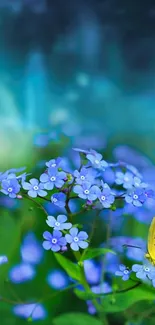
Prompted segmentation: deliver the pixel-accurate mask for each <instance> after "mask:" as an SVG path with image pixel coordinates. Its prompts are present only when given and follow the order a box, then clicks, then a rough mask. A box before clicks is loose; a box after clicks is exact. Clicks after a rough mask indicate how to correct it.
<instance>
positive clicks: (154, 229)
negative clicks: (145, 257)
mask: <svg viewBox="0 0 155 325" xmlns="http://www.w3.org/2000/svg"><path fill="white" fill-rule="evenodd" d="M147 249H148V253H149V255H150V257H151V260H152V261H153V262H154V263H155V217H154V218H153V219H152V222H151V225H150V228H149V233H148V244H147Z"/></svg>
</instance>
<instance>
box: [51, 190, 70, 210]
mask: <svg viewBox="0 0 155 325" xmlns="http://www.w3.org/2000/svg"><path fill="white" fill-rule="evenodd" d="M51 202H52V203H53V204H54V205H56V206H58V207H59V208H64V207H65V204H66V194H64V193H54V194H53V195H52V196H51Z"/></svg>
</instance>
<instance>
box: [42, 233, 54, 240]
mask: <svg viewBox="0 0 155 325" xmlns="http://www.w3.org/2000/svg"><path fill="white" fill-rule="evenodd" d="M43 237H44V238H45V239H47V240H51V239H52V235H51V233H50V232H49V231H44V233H43Z"/></svg>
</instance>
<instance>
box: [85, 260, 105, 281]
mask: <svg viewBox="0 0 155 325" xmlns="http://www.w3.org/2000/svg"><path fill="white" fill-rule="evenodd" d="M84 271H85V276H86V279H87V282H88V283H89V284H91V285H93V284H97V283H99V282H100V279H101V273H102V270H101V267H100V264H99V263H97V262H96V261H94V260H85V261H84Z"/></svg>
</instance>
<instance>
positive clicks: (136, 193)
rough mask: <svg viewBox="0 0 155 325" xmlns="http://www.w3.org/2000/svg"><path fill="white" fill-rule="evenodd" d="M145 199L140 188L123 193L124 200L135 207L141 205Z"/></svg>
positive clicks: (143, 192)
mask: <svg viewBox="0 0 155 325" xmlns="http://www.w3.org/2000/svg"><path fill="white" fill-rule="evenodd" d="M146 199H147V197H146V195H145V191H144V189H142V188H136V189H134V190H133V191H129V192H128V193H127V194H126V195H125V201H126V202H127V203H132V204H133V205H134V206H136V207H140V206H142V205H143V203H144V202H145V201H146Z"/></svg>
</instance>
